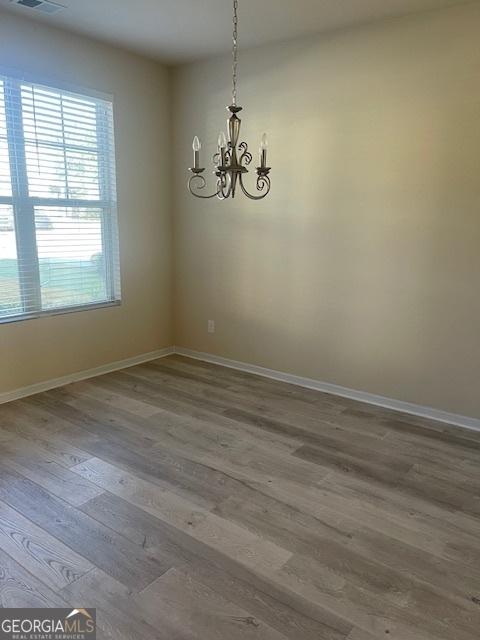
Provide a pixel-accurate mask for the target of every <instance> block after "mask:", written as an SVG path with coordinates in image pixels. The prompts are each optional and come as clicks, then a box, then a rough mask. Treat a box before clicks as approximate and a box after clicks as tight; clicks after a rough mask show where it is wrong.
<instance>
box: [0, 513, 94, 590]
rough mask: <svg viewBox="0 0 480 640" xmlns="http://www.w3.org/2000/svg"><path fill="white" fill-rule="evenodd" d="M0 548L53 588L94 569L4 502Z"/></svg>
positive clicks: (0, 516) (0, 527) (59, 587)
mask: <svg viewBox="0 0 480 640" xmlns="http://www.w3.org/2000/svg"><path fill="white" fill-rule="evenodd" d="M0 548H1V549H2V550H3V551H5V552H6V553H8V554H9V555H10V556H11V558H13V559H14V560H15V561H16V562H18V564H20V565H22V567H23V568H24V569H26V570H27V571H29V572H30V573H31V574H32V575H34V576H35V577H36V578H38V579H39V580H40V581H41V582H43V583H44V584H46V585H48V586H49V587H51V588H52V589H53V590H58V589H62V588H63V587H65V586H66V585H67V584H70V583H72V582H75V580H78V578H80V577H81V576H83V575H85V574H86V573H88V572H89V571H90V570H91V569H93V565H92V564H91V563H90V562H88V560H86V559H85V558H83V557H82V556H80V555H78V554H76V553H75V552H74V551H72V550H71V549H70V548H69V547H67V546H66V545H64V544H62V543H61V542H60V541H59V540H57V539H56V538H54V537H53V536H51V535H49V534H47V533H46V532H45V531H44V530H43V529H41V528H40V527H37V526H36V525H34V524H33V523H32V522H30V520H28V519H27V518H24V517H23V516H22V515H20V513H18V511H16V510H15V509H12V508H11V507H9V506H8V505H7V504H5V503H4V502H0Z"/></svg>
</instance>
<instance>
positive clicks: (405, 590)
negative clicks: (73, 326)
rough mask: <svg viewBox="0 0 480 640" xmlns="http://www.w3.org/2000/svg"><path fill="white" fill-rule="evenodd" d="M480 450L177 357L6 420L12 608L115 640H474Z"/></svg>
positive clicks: (1, 565) (345, 402)
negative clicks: (65, 609)
mask: <svg viewBox="0 0 480 640" xmlns="http://www.w3.org/2000/svg"><path fill="white" fill-rule="evenodd" d="M479 468H480V434H478V433H474V432H470V431H467V430H464V429H459V428H456V427H453V426H451V425H447V424H443V423H439V422H433V421H430V420H427V419H426V418H423V417H418V416H409V415H406V414H402V413H396V412H394V411H391V410H389V409H382V408H379V407H374V406H372V405H367V404H364V403H359V402H356V401H354V400H351V399H348V398H337V397H335V396H333V395H329V394H325V393H319V392H317V391H314V390H311V389H303V388H300V387H296V386H294V385H291V384H288V383H285V382H280V381H276V380H272V379H268V378H266V377H262V376H258V375H252V374H249V373H246V372H243V371H238V370H234V369H227V368H225V367H222V366H220V365H214V364H210V363H206V362H200V361H197V360H193V359H189V358H186V357H183V356H179V355H174V356H170V357H167V358H162V359H159V360H156V361H152V362H149V363H144V364H141V365H137V366H134V367H130V368H128V369H125V370H123V371H116V372H113V373H109V374H105V375H102V376H99V377H97V378H92V379H89V380H85V381H82V382H76V383H73V384H70V385H67V386H65V387H63V388H58V389H52V390H50V391H47V392H44V393H40V394H37V395H35V396H31V397H28V398H23V399H22V400H18V401H15V402H12V403H9V404H7V405H1V406H0V605H1V606H4V607H7V606H8V607H11V606H13V607H22V606H36V607H50V606H76V607H78V606H91V607H96V608H97V620H98V637H99V639H100V640H101V639H102V638H104V639H105V640H117V639H118V640H151V639H153V640H155V639H157V640H217V639H218V640H220V639H221V640H224V639H229V638H231V640H236V638H245V639H246V640H248V639H249V638H252V639H254V638H258V639H259V640H382V639H384V638H390V639H391V640H477V639H478V629H479V628H480V479H479V474H478V469H479Z"/></svg>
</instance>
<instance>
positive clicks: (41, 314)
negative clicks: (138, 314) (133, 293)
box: [0, 300, 122, 325]
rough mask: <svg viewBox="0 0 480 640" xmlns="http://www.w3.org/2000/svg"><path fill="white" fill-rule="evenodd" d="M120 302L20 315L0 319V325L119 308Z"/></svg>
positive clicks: (83, 305)
mask: <svg viewBox="0 0 480 640" xmlns="http://www.w3.org/2000/svg"><path fill="white" fill-rule="evenodd" d="M121 304H122V302H121V300H113V301H112V302H99V303H95V304H82V305H78V306H76V307H63V308H62V309H51V310H48V311H40V312H35V313H22V314H19V315H15V316H9V317H4V318H0V325H2V324H10V323H12V322H23V321H24V320H39V319H40V318H46V317H48V316H63V315H66V314H69V313H79V312H82V311H95V310H97V309H105V308H107V307H119V306H120V305H121Z"/></svg>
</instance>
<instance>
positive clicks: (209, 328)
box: [208, 320, 215, 333]
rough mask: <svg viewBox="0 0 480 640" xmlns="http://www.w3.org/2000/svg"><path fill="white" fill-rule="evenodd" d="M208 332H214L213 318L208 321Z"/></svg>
mask: <svg viewBox="0 0 480 640" xmlns="http://www.w3.org/2000/svg"><path fill="white" fill-rule="evenodd" d="M208 333H215V320H209V321H208Z"/></svg>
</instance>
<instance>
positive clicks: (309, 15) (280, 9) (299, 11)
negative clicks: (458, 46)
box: [0, 0, 465, 63]
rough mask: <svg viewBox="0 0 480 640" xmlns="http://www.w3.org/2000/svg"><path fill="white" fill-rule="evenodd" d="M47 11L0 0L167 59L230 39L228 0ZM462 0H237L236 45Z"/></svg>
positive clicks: (222, 48) (97, 3) (201, 52)
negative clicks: (237, 24) (44, 12)
mask: <svg viewBox="0 0 480 640" xmlns="http://www.w3.org/2000/svg"><path fill="white" fill-rule="evenodd" d="M57 1H58V2H59V3H61V4H63V5H65V6H66V7H67V8H66V9H65V10H63V11H61V12H59V13H57V14H55V15H52V16H46V15H43V14H41V13H39V12H36V11H34V10H32V9H26V8H24V7H20V6H16V5H14V4H12V3H11V1H10V0H0V7H2V8H6V9H7V10H8V11H12V12H15V13H16V14H18V15H23V16H25V17H29V18H31V19H34V20H39V21H42V22H47V23H49V24H52V25H56V26H58V27H61V28H64V29H68V30H70V31H75V32H77V33H80V34H86V35H89V36H92V37H95V38H97V39H100V40H104V41H106V42H110V43H112V44H116V45H119V46H122V47H124V48H128V49H131V50H132V51H137V52H138V53H142V54H146V55H148V56H150V57H153V58H157V59H160V60H164V61H166V62H170V63H178V62H185V61H189V60H193V59H197V58H205V57H209V56H213V55H216V54H219V53H223V52H226V51H228V50H229V49H230V47H231V11H232V2H231V0H57ZM463 2H465V0H239V3H240V9H239V13H240V45H241V46H243V47H251V46H256V45H260V44H265V43H268V42H275V41H281V40H286V39H289V38H294V37H297V36H301V35H305V34H312V33H320V32H325V31H329V30H333V29H338V28H341V27H346V26H351V25H354V24H360V23H366V22H370V21H372V20H376V19H380V18H385V17H389V16H390V17H391V16H400V15H405V14H408V13H413V12H417V11H428V10H430V9H436V8H440V7H445V6H450V5H455V4H462V3H463ZM0 19H1V18H0Z"/></svg>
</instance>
